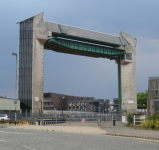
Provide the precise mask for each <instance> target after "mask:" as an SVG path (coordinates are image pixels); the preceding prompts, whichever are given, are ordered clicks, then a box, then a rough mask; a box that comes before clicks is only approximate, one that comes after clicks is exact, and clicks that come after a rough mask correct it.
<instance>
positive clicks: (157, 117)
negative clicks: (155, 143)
mask: <svg viewBox="0 0 159 150" xmlns="http://www.w3.org/2000/svg"><path fill="white" fill-rule="evenodd" d="M147 119H148V120H158V121H159V114H153V115H150V116H149V117H148V118H147Z"/></svg>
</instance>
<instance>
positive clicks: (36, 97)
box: [32, 13, 50, 115]
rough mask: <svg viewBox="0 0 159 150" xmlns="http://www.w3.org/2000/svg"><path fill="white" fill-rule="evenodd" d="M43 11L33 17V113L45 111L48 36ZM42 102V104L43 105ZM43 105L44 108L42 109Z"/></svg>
mask: <svg viewBox="0 0 159 150" xmlns="http://www.w3.org/2000/svg"><path fill="white" fill-rule="evenodd" d="M48 36H50V35H48V31H47V29H46V24H45V20H44V17H43V13H41V14H38V15H36V16H35V17H34V19H33V58H32V60H33V64H32V67H33V69H32V113H33V115H34V114H35V113H36V114H38V113H39V110H40V112H41V110H42V112H43V84H44V83H43V77H44V76H43V74H44V73H43V72H44V69H43V68H44V43H45V42H46V40H47V38H48ZM41 103H42V105H41ZM41 107H42V109H41Z"/></svg>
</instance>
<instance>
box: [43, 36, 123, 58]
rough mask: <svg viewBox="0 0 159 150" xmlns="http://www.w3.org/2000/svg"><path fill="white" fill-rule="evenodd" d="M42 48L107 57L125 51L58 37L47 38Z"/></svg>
mask: <svg viewBox="0 0 159 150" xmlns="http://www.w3.org/2000/svg"><path fill="white" fill-rule="evenodd" d="M44 49H50V50H53V51H56V52H62V53H69V54H75V55H82V56H89V57H102V58H108V57H109V56H116V55H121V54H125V53H126V52H125V50H120V49H116V48H110V47H105V46H100V45H94V44H90V43H83V42H81V41H72V40H68V39H59V38H51V39H48V40H47V41H46V42H45V44H44Z"/></svg>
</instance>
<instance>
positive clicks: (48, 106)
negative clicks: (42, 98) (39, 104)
mask: <svg viewBox="0 0 159 150" xmlns="http://www.w3.org/2000/svg"><path fill="white" fill-rule="evenodd" d="M44 107H54V106H53V105H44Z"/></svg>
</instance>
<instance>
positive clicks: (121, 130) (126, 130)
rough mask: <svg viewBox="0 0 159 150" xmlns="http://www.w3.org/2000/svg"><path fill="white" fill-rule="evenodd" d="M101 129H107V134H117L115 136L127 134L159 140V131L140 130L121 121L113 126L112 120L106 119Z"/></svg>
mask: <svg viewBox="0 0 159 150" xmlns="http://www.w3.org/2000/svg"><path fill="white" fill-rule="evenodd" d="M101 129H103V130H104V131H107V132H108V133H107V135H115V136H127V135H129V137H138V138H148V139H153V138H154V139H155V138H157V140H159V131H156V130H139V129H134V128H130V127H126V125H125V124H123V123H121V122H120V121H116V122H115V126H113V122H112V121H106V122H104V123H103V124H102V126H101Z"/></svg>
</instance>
